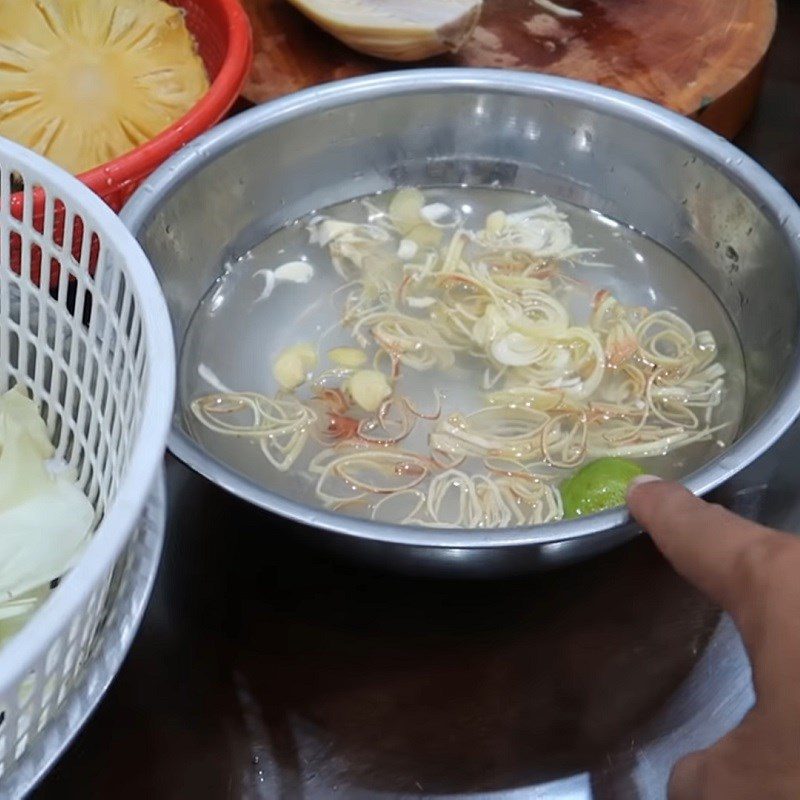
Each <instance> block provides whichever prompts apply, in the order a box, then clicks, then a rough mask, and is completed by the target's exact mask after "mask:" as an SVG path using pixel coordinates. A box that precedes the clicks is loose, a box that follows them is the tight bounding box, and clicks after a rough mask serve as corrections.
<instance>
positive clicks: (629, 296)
mask: <svg viewBox="0 0 800 800" xmlns="http://www.w3.org/2000/svg"><path fill="white" fill-rule="evenodd" d="M391 196H392V195H391V194H390V193H387V194H386V195H376V196H372V197H370V198H366V200H367V201H368V202H367V205H366V206H365V204H364V202H363V200H364V198H362V199H358V200H353V201H350V202H347V203H342V204H338V205H336V206H332V207H330V208H327V209H324V210H322V211H320V212H315V213H313V214H309V215H308V216H307V217H304V218H302V219H299V220H296V221H294V222H292V223H290V224H288V225H286V226H285V227H283V228H282V229H280V230H278V231H276V232H275V233H273V234H272V235H270V236H269V237H268V238H267V239H265V240H264V241H263V242H261V243H260V244H258V245H256V246H255V247H253V248H252V249H251V250H250V251H249V252H247V253H246V254H244V255H243V256H242V257H241V258H239V259H237V260H236V261H234V262H231V263H228V264H225V265H224V266H223V268H222V270H221V274H220V277H219V278H218V280H217V281H216V282H215V283H214V284H213V285H212V286H211V287H210V289H209V291H208V292H207V293H206V295H205V297H204V298H203V300H202V302H201V303H200V304H199V306H198V307H197V309H196V311H195V313H194V316H193V319H192V322H191V324H190V327H189V329H188V331H187V334H186V338H185V343H184V347H183V351H182V353H181V359H180V377H179V393H180V394H179V398H180V403H181V406H182V407H183V408H184V409H186V416H185V423H186V427H187V429H188V430H189V432H190V433H191V435H192V436H194V437H195V438H196V440H197V441H198V442H199V443H200V444H202V446H203V447H204V448H206V449H207V450H208V451H209V452H210V453H212V454H213V455H214V456H216V457H217V458H219V459H220V460H221V461H223V462H224V463H226V464H228V465H229V466H231V467H232V468H234V469H235V470H237V471H239V472H240V473H242V474H244V475H246V476H248V477H249V478H251V479H252V480H253V481H255V482H257V483H259V484H261V485H263V486H264V487H265V488H267V489H269V490H270V491H273V492H276V493H278V494H281V495H283V496H285V497H287V498H290V499H294V500H297V501H300V502H303V503H308V504H311V505H320V499H319V497H318V494H317V491H316V489H317V481H318V478H319V476H318V475H317V474H310V473H309V472H308V466H309V462H310V459H311V458H312V457H313V456H314V455H316V454H318V453H319V452H320V450H322V449H323V445H320V444H318V443H317V442H316V441H314V439H313V438H310V439H309V441H308V443H307V444H306V446H305V448H304V452H303V454H302V455H301V456H300V457H299V458H298V459H297V461H296V462H295V463H294V464H293V465H292V467H291V468H290V469H289V470H287V471H279V470H278V469H276V468H275V467H273V466H272V465H271V464H270V463H269V462H268V461H267V460H266V459H265V457H264V455H263V453H262V450H261V447H260V445H259V440H258V439H257V438H254V437H252V436H246V435H245V436H226V435H222V434H220V433H217V432H215V431H212V430H209V429H208V428H206V427H205V426H204V425H202V424H200V423H199V422H198V420H197V419H196V418H195V417H194V415H193V414H192V413H191V412H190V411H189V410H188V409H189V407H190V404H191V402H192V401H193V400H195V399H196V398H198V397H201V396H204V395H208V394H210V393H213V392H217V391H219V390H220V389H222V388H224V389H227V390H232V391H236V392H244V391H247V392H259V393H263V394H265V395H269V396H274V395H275V393H276V392H277V391H278V389H279V386H278V385H277V383H276V380H275V378H274V376H273V371H272V367H273V364H274V361H275V359H276V357H277V356H278V354H280V353H281V352H282V351H283V350H284V349H285V348H287V347H289V346H291V345H294V344H296V343H298V342H309V343H312V344H313V345H314V346H315V348H316V349H317V351H318V354H319V366H318V368H317V369H318V370H321V369H324V368H325V366H326V355H325V354H326V352H327V351H328V350H329V349H330V348H334V347H337V346H349V347H353V346H355V343H354V340H353V336H352V332H351V330H349V329H346V328H344V327H343V326H342V324H341V319H342V309H343V303H344V300H345V297H346V295H347V291H348V290H347V289H344V290H343V286H344V284H345V283H346V281H345V280H344V279H343V278H342V277H341V276H340V275H339V274H338V273H337V272H336V270H335V269H334V266H333V264H332V261H331V257H330V255H329V253H328V252H327V250H326V249H325V248H323V247H321V246H319V245H318V244H311V243H310V242H309V233H308V229H307V226H308V224H309V222H312V221H314V220H315V219H318V218H319V217H320V215H322V216H324V217H327V218H334V219H338V220H345V221H351V222H356V223H363V222H365V221H366V219H367V217H368V215H369V214H370V213H371V214H373V215H376V214H379V213H380V212H385V210H386V209H387V207H388V204H389V201H390V199H391ZM425 202H426V204H428V206H429V207H430V206H433V205H435V204H441V205H440V207H439V211H441V207H444V206H446V207H447V208H449V209H450V210H451V212H452V211H456V212H457V214H458V217H459V218H460V220H461V222H460V225H461V226H463V227H465V228H468V229H472V230H480V229H482V228H483V226H484V220H485V219H486V217H487V215H488V214H489V213H490V212H492V211H494V210H496V209H502V210H503V211H504V212H505V213H506V214H513V213H514V212H519V211H523V210H525V209H529V208H531V207H532V206H536V205H537V204H540V203H541V202H542V198H541V197H537V196H536V195H531V194H529V193H523V192H519V191H510V190H501V189H476V188H460V187H459V188H452V187H443V188H432V189H426V190H425ZM555 207H556V208H557V210H558V211H559V212H563V214H565V215H566V220H567V221H568V223H569V225H570V226H571V228H572V238H573V241H574V243H575V244H577V245H579V246H580V247H582V248H587V249H591V250H592V251H593V252H591V253H586V254H581V255H580V256H576V257H574V258H572V259H570V260H569V263H566V262H565V263H561V264H560V267H559V268H560V272H561V273H562V274H563V275H564V276H566V279H567V282H568V283H569V286H570V288H569V289H568V290H566V291H565V293H564V297H563V298H562V299H563V301H564V303H565V305H566V307H567V309H568V311H569V315H570V324H571V325H573V326H583V325H586V324H587V323H588V321H589V319H590V315H591V313H592V308H593V302H596V301H595V298H596V293H597V291H598V290H608V291H609V292H610V293H611V294H613V295H614V296H615V297H616V298H617V299H618V300H619V301H620V302H621V303H623V304H625V305H626V306H644V307H647V308H648V309H650V310H652V311H656V310H671V311H674V312H675V313H676V314H678V315H679V316H680V317H682V318H683V319H685V320H686V321H687V322H688V323H689V325H691V326H692V328H693V329H694V330H695V331H700V330H707V331H710V332H711V334H712V335H713V338H714V340H715V342H716V346H717V353H716V361H717V362H719V363H720V364H721V365H722V366H723V367H724V370H725V376H724V388H723V390H722V391H721V392H720V396H719V404H718V405H717V406H716V407H715V408H714V409H713V413H712V416H711V422H712V428H713V429H714V430H713V433H711V434H710V435H709V436H707V437H706V438H704V439H703V440H702V441H697V442H695V443H693V444H690V445H688V446H683V447H680V448H676V449H670V451H669V452H666V453H659V454H655V455H646V456H645V457H640V456H638V455H636V454H634V456H633V457H634V460H636V461H637V462H638V463H639V464H640V465H641V466H642V468H643V469H644V470H645V471H647V472H651V473H655V474H658V475H661V476H663V477H668V478H675V477H681V476H684V475H686V474H688V473H690V472H692V471H693V470H695V469H697V468H698V467H700V466H701V465H702V464H704V463H705V462H707V461H708V460H710V459H711V458H713V457H714V456H715V455H717V454H718V453H719V452H720V450H721V449H722V448H724V447H725V446H726V445H728V444H729V443H730V442H731V441H732V440H733V439H734V438H735V436H736V434H737V431H738V426H739V423H740V420H741V416H742V411H743V405H744V390H745V386H744V362H743V355H742V349H741V346H740V344H739V340H738V337H737V334H736V331H735V329H734V327H733V324H732V322H731V320H730V318H729V317H728V315H727V314H726V312H725V310H724V308H723V306H722V305H721V303H720V302H719V301H718V299H717V298H716V296H715V295H714V293H713V292H712V291H711V289H710V288H709V287H708V286H707V285H706V284H705V283H704V282H703V281H702V280H701V279H700V278H699V277H698V276H697V275H696V274H695V273H694V272H693V271H692V270H691V268H689V267H688V266H687V265H686V264H684V263H683V262H682V261H681V260H679V259H678V258H677V257H676V256H675V255H673V254H672V253H671V252H669V251H668V250H667V249H665V248H664V247H662V246H661V245H660V244H658V243H656V242H655V241H653V240H652V239H649V238H648V237H647V236H645V235H643V234H642V233H640V232H638V231H635V230H633V229H631V228H630V227H628V226H626V225H624V224H622V223H620V222H617V221H615V220H612V219H608V218H607V217H604V216H603V215H601V214H599V213H597V212H594V211H591V210H586V209H583V208H580V207H577V206H574V205H571V204H568V203H564V202H557V203H555ZM434 216H435V214H434ZM441 224H446V220H445V221H444V222H442V223H441ZM449 235H450V232H449V231H448V230H445V239H444V241H445V242H446V241H447V236H449ZM393 246H394V245H393ZM294 262H305V263H307V264H309V265H311V266H312V268H313V276H312V277H311V278H310V280H308V281H307V282H303V281H304V279H305V278H306V277H308V274H303V270H302V269H301V268H298V265H297V264H296V263H295V264H294V266H293V267H291V268H289V269H288V271H287V270H286V269H284V272H283V275H282V277H283V279H282V280H281V279H276V274H277V275H278V277H279V278H280V277H281V273H276V272H275V270H276V269H277V268H279V267H280V266H281V265H284V264H287V263H294ZM307 272H308V273H309V274H310V273H311V270H308V271H307ZM401 279H402V275H400V276H399V277H398V283H399V282H400V280H401ZM409 313H411V314H414V315H417V316H419V315H422V316H423V317H424V316H425V315H426V314H427V313H428V312H427V311H426V310H425V309H420V308H416V309H414V310H412V311H410V312H409ZM371 354H372V353H371V352H370V355H371ZM384 366H385V365H384ZM485 368H486V364H485V363H484V362H480V361H479V360H477V359H475V358H473V357H471V356H469V355H464V354H463V353H459V354H457V356H456V358H455V361H454V363H453V365H452V366H450V367H448V368H447V369H446V370H442V369H431V370H427V371H415V370H413V369H406V368H401V375H400V379H399V383H398V386H401V387H402V393H403V394H404V395H406V396H408V397H410V398H413V402H414V404H415V407H417V408H418V409H427V410H428V411H432V410H433V409H434V407H435V405H436V401H435V399H434V398H435V393H438V395H439V396H440V397H441V408H442V416H441V418H442V419H444V418H447V417H448V415H450V414H452V413H454V412H459V413H462V414H467V413H469V412H473V411H476V410H477V409H480V408H483V407H485V406H486V404H487V400H486V398H487V392H486V390H485V389H484V388H483V381H484V371H485ZM604 380H605V379H604ZM499 385H501V384H497V386H499ZM298 395H302V397H303V398H304V399H308V398H309V397H310V396H311V391H310V389H309V387H308V386H304V387H301V388H300V389H298ZM589 399H590V400H591V399H592V398H589ZM600 399H602V398H600ZM695 410H696V411H697V409H695ZM361 415H362V416H363V415H364V414H363V412H362V414H361ZM356 416H357V415H356ZM415 422H416V423H417V424H416V425H415V428H414V430H413V431H412V433H411V434H409V436H408V437H407V438H406V439H405V440H404V441H403V442H402V449H403V450H404V451H408V452H412V453H416V454H418V455H420V456H421V457H422V456H424V457H425V458H427V457H428V455H429V452H428V451H429V438H428V437H429V434H430V432H431V430H433V429H435V428H436V425H437V423H435V422H430V421H427V420H418V419H417V420H415ZM587 459H589V456H587V457H586V458H585V459H583V460H584V461H585V460H587ZM544 461H545V462H546V459H545V460H544ZM447 466H449V464H447V465H445V466H442V467H435V466H434V467H433V468H432V470H431V475H429V476H428V477H427V478H426V481H428V482H429V481H430V480H431V479H432V476H433V473H434V472H436V471H437V470H439V471H440V472H441V471H443V470H446V467H447ZM456 466H457V467H458V469H459V471H460V472H462V473H463V474H465V475H466V476H467V477H470V476H472V475H474V474H477V473H478V472H481V471H483V472H485V471H486V470H485V467H486V459H481V458H477V457H475V456H470V457H469V458H468V459H467V460H466V461H465V462H464V463H463V464H458V465H456ZM503 466H504V468H505V466H506V465H505V462H504V464H503ZM527 468H528V469H530V470H531V471H532V472H534V473H536V474H537V475H539V474H541V475H544V477H545V480H547V481H550V483H551V484H552V485H553V487H554V488H555V489H556V490H557V487H558V483H559V482H560V481H561V480H563V479H564V478H566V477H567V476H568V475H569V474H570V473H571V472H572V471H574V469H575V467H571V468H563V467H562V468H560V469H555V470H554V469H552V468H551V467H550V465H549V464H548V463H542V464H538V463H534V464H527ZM488 474H490V475H492V474H494V473H492V472H490V473H488ZM453 483H454V485H453V486H451V487H450V492H449V495H448V497H447V498H446V499H445V501H444V503H443V505H442V507H441V509H440V511H441V519H439V520H438V522H439V523H441V524H443V525H451V524H455V523H457V522H458V523H463V522H464V520H465V519H467V517H465V516H460V515H459V511H458V509H457V506H458V505H459V502H460V500H459V498H460V497H461V494H460V492H461V489H460V488H459V486H458V479H456V480H454V481H453ZM427 485H429V483H423V484H421V485H420V487H417V490H420V489H422V490H426V487H427ZM349 488H350V490H352V493H353V497H356V496H360V495H362V494H363V487H357V486H350V487H349ZM462 488H463V487H462ZM344 496H345V497H347V487H345V495H344ZM382 497H383V495H370V496H368V497H367V498H366V499H364V498H361V499H360V500H358V501H357V502H353V503H344V504H342V505H340V506H339V507H338V510H340V511H342V512H343V513H347V514H353V515H357V516H370V515H372V514H374V513H375V512H374V509H375V504H376V502H377V501H378V500H380V499H381V498H382ZM415 502H416V500H415V498H414V497H412V496H409V497H406V498H405V499H404V502H402V503H401V502H398V503H397V505H396V507H392V504H386V503H384V504H383V505H382V506H381V508H380V510H379V513H378V514H377V515H376V517H377V518H380V519H385V520H386V521H392V522H398V521H403V519H404V518H405V517H406V516H408V513H407V512H409V510H410V509H411V508H412V507H413V506H414V504H415ZM423 515H424V509H423V511H421V512H419V513H417V514H416V515H411V519H410V521H411V522H422V524H434V523H433V522H432V521H431V519H430V518H428V519H427V521H426V520H424V519H422V516H423ZM557 516H558V512H557V510H556V511H555V512H554V513H549V514H548V515H546V516H545V517H544V518H543V520H539V519H538V518H536V517H535V515H534V517H532V518H531V519H532V520H533V521H548V520H550V519H553V518H557ZM481 519H483V522H481ZM492 519H493V520H494V522H492V521H489V520H488V519H487V518H480V515H478V518H475V517H474V515H473V520H472V524H477V525H481V524H486V525H487V526H493V525H496V524H497V519H499V517H498V516H497V514H495V515H494V516H493V517H492ZM526 519H527V518H526ZM502 520H503V524H512V525H513V524H520V519H518V518H516V517H514V516H513V515H512V518H511V519H510V520H509V519H508V518H507V517H503V518H502Z"/></svg>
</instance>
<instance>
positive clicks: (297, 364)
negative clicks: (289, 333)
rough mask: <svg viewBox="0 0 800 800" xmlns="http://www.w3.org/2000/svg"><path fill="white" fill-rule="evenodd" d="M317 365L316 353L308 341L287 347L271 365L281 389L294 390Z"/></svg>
mask: <svg viewBox="0 0 800 800" xmlns="http://www.w3.org/2000/svg"><path fill="white" fill-rule="evenodd" d="M316 366H317V353H316V351H315V350H314V347H313V345H310V344H308V343H302V344H294V345H292V346H291V347H287V348H286V349H285V350H284V351H283V352H282V353H281V354H280V355H279V356H278V358H277V359H275V363H274V364H273V366H272V374H273V375H274V376H275V380H276V381H278V383H279V384H280V386H281V388H282V389H285V390H286V391H287V392H291V391H294V390H295V389H296V388H297V387H298V386H300V385H301V384H303V383H305V381H306V380H307V378H308V376H309V373H310V372H311V371H312V370H313V369H314V367H316Z"/></svg>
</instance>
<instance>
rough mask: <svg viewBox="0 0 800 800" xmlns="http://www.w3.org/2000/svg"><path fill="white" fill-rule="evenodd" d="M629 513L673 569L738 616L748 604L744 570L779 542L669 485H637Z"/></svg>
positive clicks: (769, 533) (631, 493)
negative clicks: (760, 552) (764, 547)
mask: <svg viewBox="0 0 800 800" xmlns="http://www.w3.org/2000/svg"><path fill="white" fill-rule="evenodd" d="M628 508H629V509H630V511H631V513H632V514H633V516H634V518H635V519H636V521H637V522H639V523H640V524H641V525H642V526H643V527H644V528H645V530H647V532H648V533H649V534H650V536H651V538H652V539H653V541H654V542H655V543H656V546H657V547H658V549H659V550H661V552H662V553H663V554H664V555H665V556H666V558H667V559H668V560H669V561H670V562H671V563H672V565H673V567H675V569H676V570H677V571H678V572H679V573H680V574H681V575H683V576H684V577H685V578H686V579H687V580H689V581H690V582H691V583H693V584H694V585H695V586H697V587H698V588H699V589H700V590H701V591H703V592H705V593H706V594H707V595H709V597H711V599H712V600H714V601H715V602H716V603H717V604H718V605H720V606H722V607H723V608H724V609H725V610H726V611H729V612H731V613H732V614H734V615H735V616H737V615H738V613H739V612H740V611H741V603H742V602H744V601H746V597H743V594H744V593H745V592H746V591H747V587H744V586H742V572H743V570H742V565H743V564H746V563H747V561H748V558H749V554H751V553H752V552H754V548H755V549H760V547H761V545H764V544H765V542H767V540H768V539H769V537H773V536H775V537H780V534H777V533H775V532H773V531H771V530H769V529H768V528H764V527H762V526H761V525H757V524H756V523H754V522H749V521H748V520H745V519H743V518H741V517H738V516H736V514H732V513H731V512H730V511H728V510H726V509H724V508H722V507H721V506H717V505H712V504H710V503H706V502H705V501H704V500H701V499H699V498H697V497H695V496H694V495H693V494H692V493H691V492H690V491H688V490H687V489H685V488H684V487H683V486H681V485H680V484H677V483H670V482H668V481H660V480H650V481H647V482H641V481H634V482H633V483H632V484H631V487H630V489H629V490H628Z"/></svg>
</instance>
